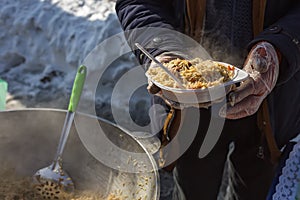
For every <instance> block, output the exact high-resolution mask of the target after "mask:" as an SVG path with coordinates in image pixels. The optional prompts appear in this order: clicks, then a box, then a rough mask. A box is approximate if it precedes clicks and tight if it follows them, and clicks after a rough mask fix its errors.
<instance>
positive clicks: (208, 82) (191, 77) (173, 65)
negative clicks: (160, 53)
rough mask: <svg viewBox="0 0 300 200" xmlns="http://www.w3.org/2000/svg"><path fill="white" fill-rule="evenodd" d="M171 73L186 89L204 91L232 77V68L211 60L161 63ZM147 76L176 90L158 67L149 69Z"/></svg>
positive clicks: (178, 60) (175, 60)
mask: <svg viewBox="0 0 300 200" xmlns="http://www.w3.org/2000/svg"><path fill="white" fill-rule="evenodd" d="M163 65H164V66H166V67H167V68H168V69H169V70H170V71H171V72H172V73H174V74H175V76H177V77H178V78H179V79H181V80H182V82H183V84H184V86H185V87H186V88H187V89H204V88H208V87H212V86H217V85H221V84H223V83H224V82H226V81H229V80H231V79H232V78H233V76H234V68H233V67H231V66H230V65H223V64H221V63H219V62H215V61H212V60H205V61H202V60H201V59H199V58H195V59H193V60H182V59H179V58H177V59H174V60H171V61H170V62H167V63H163ZM147 74H148V75H149V76H150V77H151V79H152V80H154V81H156V82H158V83H160V84H162V85H164V86H168V87H174V88H177V87H178V86H177V84H176V83H175V81H174V80H173V79H172V78H171V77H170V76H169V75H168V74H167V73H166V72H165V71H164V70H163V69H161V68H160V67H155V68H149V70H148V71H147Z"/></svg>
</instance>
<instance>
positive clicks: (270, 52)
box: [220, 42, 279, 119]
mask: <svg viewBox="0 0 300 200" xmlns="http://www.w3.org/2000/svg"><path fill="white" fill-rule="evenodd" d="M278 60H279V59H278V55H277V53H276V50H275V49H274V47H273V46H272V45H271V44H270V43H268V42H259V43H257V44H256V45H255V46H254V47H253V48H252V49H251V51H250V52H249V55H248V57H247V59H246V62H245V64H244V68H243V69H244V70H245V71H246V72H248V73H249V75H250V77H249V78H248V79H247V80H246V81H244V82H242V83H241V85H240V86H239V87H237V88H236V90H234V91H233V92H231V93H230V94H229V104H228V105H227V108H226V109H227V110H226V109H225V107H223V108H222V109H221V110H220V115H221V116H222V117H226V118H228V119H239V118H243V117H246V116H250V115H253V114H254V113H255V112H257V110H258V108H259V106H260V104H261V103H262V101H263V100H264V98H265V97H266V96H267V95H268V94H269V93H270V92H271V91H272V89H273V88H274V86H275V84H276V81H277V78H278V73H279V61H278Z"/></svg>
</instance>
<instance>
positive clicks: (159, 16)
mask: <svg viewBox="0 0 300 200" xmlns="http://www.w3.org/2000/svg"><path fill="white" fill-rule="evenodd" d="M116 13H117V15H118V18H119V21H120V22H121V25H122V27H123V29H124V33H125V37H126V38H127V41H128V44H129V46H130V47H131V48H132V49H133V50H134V53H135V54H136V56H137V58H138V59H139V61H140V62H141V63H142V64H144V63H147V62H149V60H148V59H147V58H146V57H145V56H144V55H143V54H142V53H141V52H140V51H138V50H136V47H135V45H134V44H135V43H136V42H138V43H140V44H141V45H142V46H144V47H145V48H146V49H147V50H148V51H149V52H150V53H151V54H152V55H153V56H156V55H159V54H161V53H163V52H165V51H172V50H178V49H180V44H179V43H178V42H179V40H177V38H178V37H176V35H177V34H178V32H177V31H176V30H178V27H180V25H179V24H178V20H176V19H175V18H176V14H175V11H174V7H173V1H172V0H164V1H162V0H118V1H117V2H116ZM174 36H175V37H174ZM166 48H168V49H166Z"/></svg>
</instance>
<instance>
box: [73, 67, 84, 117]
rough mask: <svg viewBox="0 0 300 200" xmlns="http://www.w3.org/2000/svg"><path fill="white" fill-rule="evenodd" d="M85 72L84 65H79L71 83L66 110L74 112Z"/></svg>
mask: <svg viewBox="0 0 300 200" xmlns="http://www.w3.org/2000/svg"><path fill="white" fill-rule="evenodd" d="M86 73H87V68H86V67H85V66H84V65H81V66H80V67H79V68H78V70H77V74H76V77H75V80H74V83H73V89H72V94H71V97H70V102H69V107H68V111H71V112H75V111H76V109H77V106H78V103H79V99H80V96H81V93H82V89H83V85H84V81H85V77H86Z"/></svg>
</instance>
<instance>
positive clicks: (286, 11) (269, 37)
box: [116, 0, 300, 146]
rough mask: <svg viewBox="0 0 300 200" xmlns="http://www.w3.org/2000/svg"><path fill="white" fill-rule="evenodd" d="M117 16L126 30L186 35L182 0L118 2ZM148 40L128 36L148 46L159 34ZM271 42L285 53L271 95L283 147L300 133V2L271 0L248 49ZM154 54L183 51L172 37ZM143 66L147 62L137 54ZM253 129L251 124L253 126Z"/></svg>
mask: <svg viewBox="0 0 300 200" xmlns="http://www.w3.org/2000/svg"><path fill="white" fill-rule="evenodd" d="M116 11H117V15H118V17H119V19H120V22H121V24H122V26H123V28H124V30H125V31H128V30H132V29H136V28H142V27H160V28H167V29H171V30H177V31H180V32H184V29H185V27H184V26H185V15H186V12H185V1H183V0H174V1H172V0H164V1H161V0H119V1H117V4H116ZM147 35H148V37H147V39H140V38H138V39H140V40H138V39H137V37H131V36H132V34H131V35H130V34H129V35H127V37H128V41H129V44H130V45H131V46H132V47H133V45H132V44H134V42H135V41H136V40H138V42H140V43H141V44H142V45H144V46H146V45H148V44H149V43H151V42H153V41H152V40H153V39H154V38H157V37H158V33H157V32H152V33H151V32H147ZM261 40H265V41H269V42H270V43H272V44H273V45H274V46H275V47H276V48H277V49H278V50H279V51H280V52H281V54H282V62H281V64H280V74H279V78H278V81H277V85H276V87H275V88H274V90H273V91H272V93H271V94H270V95H269V96H268V102H269V109H270V113H271V122H272V127H273V131H274V134H275V136H276V139H277V142H278V144H279V145H280V146H282V145H283V144H284V143H286V142H287V141H288V140H289V139H290V138H291V137H293V136H295V135H297V134H298V133H300V71H299V69H300V3H299V1H296V0H268V1H267V5H266V10H265V20H264V31H263V32H262V33H260V34H259V35H258V36H256V37H255V38H253V39H252V41H249V46H248V49H250V48H251V46H252V45H253V44H255V43H256V42H258V41H261ZM155 45H156V47H157V48H153V49H150V51H151V53H152V54H153V55H158V54H160V53H161V52H162V50H161V49H162V48H164V47H166V46H169V47H170V46H171V50H175V51H180V50H182V49H181V46H180V44H178V41H176V40H174V37H172V36H169V37H168V36H166V37H164V39H163V40H162V41H161V40H159V42H158V44H155ZM245 49H246V48H245ZM135 53H136V55H137V57H138V58H139V59H140V62H141V63H146V62H148V60H147V58H145V57H143V56H142V54H141V53H140V52H139V51H135ZM250 126H251V125H250Z"/></svg>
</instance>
